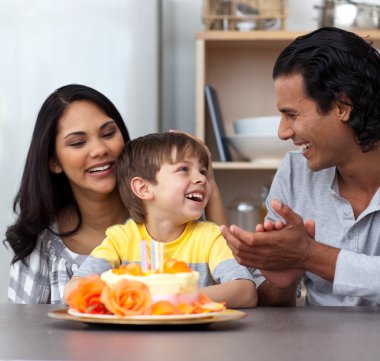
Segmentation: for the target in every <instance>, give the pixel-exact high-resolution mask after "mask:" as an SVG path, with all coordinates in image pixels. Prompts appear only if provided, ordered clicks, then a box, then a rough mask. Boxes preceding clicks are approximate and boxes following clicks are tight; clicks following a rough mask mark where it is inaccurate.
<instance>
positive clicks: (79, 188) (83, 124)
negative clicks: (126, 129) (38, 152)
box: [49, 100, 124, 196]
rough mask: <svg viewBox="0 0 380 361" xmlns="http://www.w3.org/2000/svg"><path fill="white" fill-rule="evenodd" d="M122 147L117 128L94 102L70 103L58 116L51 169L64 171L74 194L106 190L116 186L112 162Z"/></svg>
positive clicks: (100, 192)
mask: <svg viewBox="0 0 380 361" xmlns="http://www.w3.org/2000/svg"><path fill="white" fill-rule="evenodd" d="M123 147H124V140H123V137H122V134H121V132H120V129H119V128H118V127H117V125H116V123H115V122H114V120H113V119H111V118H110V117H109V116H108V115H107V114H105V113H104V111H103V110H102V109H101V108H99V107H98V106H97V105H96V104H95V103H92V102H90V101H86V100H79V101H75V102H73V103H72V104H70V105H69V106H68V107H67V109H66V111H65V112H64V114H63V116H62V117H61V118H60V119H59V122H58V129H57V136H56V142H55V154H56V156H55V157H54V158H52V159H50V162H49V165H50V170H51V171H52V172H53V173H61V172H63V173H65V175H66V176H67V178H68V180H69V182H70V184H71V187H72V189H73V192H74V194H75V195H76V196H78V195H79V194H84V193H86V192H94V193H98V194H108V193H111V192H112V191H114V190H115V188H116V178H115V174H114V165H115V161H116V159H117V157H118V156H119V155H120V153H121V151H122V150H123Z"/></svg>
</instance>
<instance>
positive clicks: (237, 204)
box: [228, 196, 260, 232]
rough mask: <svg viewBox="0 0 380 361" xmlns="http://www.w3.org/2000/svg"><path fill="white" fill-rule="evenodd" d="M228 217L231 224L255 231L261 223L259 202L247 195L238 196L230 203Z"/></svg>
mask: <svg viewBox="0 0 380 361" xmlns="http://www.w3.org/2000/svg"><path fill="white" fill-rule="evenodd" d="M228 217H229V221H230V224H236V225H237V226H239V227H241V228H243V229H245V230H247V231H251V232H254V231H255V230H256V225H257V224H258V223H260V215H259V205H258V202H257V201H256V200H255V199H253V198H251V197H247V196H240V197H237V198H235V199H234V200H232V202H231V203H230V204H229V205H228Z"/></svg>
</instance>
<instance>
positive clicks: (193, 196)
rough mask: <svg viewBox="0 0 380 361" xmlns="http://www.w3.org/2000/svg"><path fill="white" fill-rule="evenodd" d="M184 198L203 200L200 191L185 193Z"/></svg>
mask: <svg viewBox="0 0 380 361" xmlns="http://www.w3.org/2000/svg"><path fill="white" fill-rule="evenodd" d="M186 198H188V199H192V200H195V201H201V200H203V196H202V194H200V193H189V194H187V195H186Z"/></svg>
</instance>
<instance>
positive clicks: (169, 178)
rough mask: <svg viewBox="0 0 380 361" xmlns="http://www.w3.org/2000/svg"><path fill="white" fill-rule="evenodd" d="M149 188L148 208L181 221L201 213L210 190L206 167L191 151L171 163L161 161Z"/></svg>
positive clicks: (194, 217) (193, 217)
mask: <svg viewBox="0 0 380 361" xmlns="http://www.w3.org/2000/svg"><path fill="white" fill-rule="evenodd" d="M173 156H174V157H173V159H176V158H175V153H174V154H173ZM150 188H151V191H152V193H153V196H154V197H153V201H152V202H151V205H150V212H152V211H153V212H155V214H157V212H158V213H160V214H161V216H163V217H168V218H170V219H173V220H177V221H178V222H181V223H185V222H188V221H190V220H195V219H198V218H200V217H201V215H202V212H203V210H204V208H205V207H206V205H207V203H208V201H209V199H210V191H211V189H210V183H209V179H208V176H207V169H206V168H205V167H204V166H203V165H201V164H200V162H199V159H198V158H197V157H196V156H191V155H186V156H185V158H184V159H183V160H181V161H176V162H175V163H173V164H169V163H163V164H162V166H161V168H160V170H159V172H158V173H157V176H156V184H150ZM153 212H152V213H151V214H152V215H153V216H154V213H153Z"/></svg>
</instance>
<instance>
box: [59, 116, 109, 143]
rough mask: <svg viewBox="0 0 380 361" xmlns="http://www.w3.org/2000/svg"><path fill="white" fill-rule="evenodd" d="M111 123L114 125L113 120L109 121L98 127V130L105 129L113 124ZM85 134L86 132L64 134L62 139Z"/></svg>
mask: <svg viewBox="0 0 380 361" xmlns="http://www.w3.org/2000/svg"><path fill="white" fill-rule="evenodd" d="M113 123H115V121H114V120H113V119H112V120H109V121H107V122H105V123H104V124H102V125H101V127H100V129H104V128H105V127H107V126H108V125H110V124H113ZM85 134H86V132H83V131H80V130H78V131H77V132H71V133H69V134H66V135H65V136H64V137H63V139H66V138H67V137H70V136H72V135H85Z"/></svg>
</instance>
